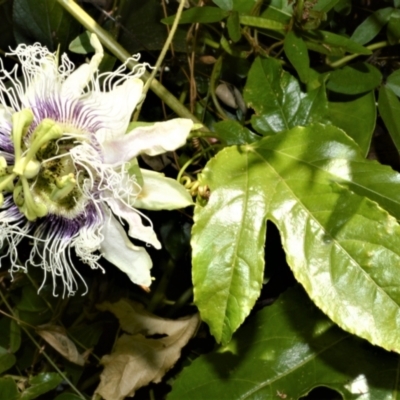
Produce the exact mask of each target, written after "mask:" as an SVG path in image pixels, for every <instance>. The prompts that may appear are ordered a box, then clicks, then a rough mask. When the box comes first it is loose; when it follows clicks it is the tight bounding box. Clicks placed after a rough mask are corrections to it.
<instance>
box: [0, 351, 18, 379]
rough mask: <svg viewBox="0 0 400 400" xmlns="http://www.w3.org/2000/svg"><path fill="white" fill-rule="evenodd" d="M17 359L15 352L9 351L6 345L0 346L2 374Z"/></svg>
mask: <svg viewBox="0 0 400 400" xmlns="http://www.w3.org/2000/svg"><path fill="white" fill-rule="evenodd" d="M16 361H17V359H16V358H15V356H14V354H11V353H9V351H8V350H7V349H5V348H4V347H0V374H2V373H3V372H4V371H7V370H8V369H10V368H11V367H12V366H13V365H14V364H15V363H16Z"/></svg>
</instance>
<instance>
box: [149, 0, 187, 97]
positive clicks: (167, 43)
mask: <svg viewBox="0 0 400 400" xmlns="http://www.w3.org/2000/svg"><path fill="white" fill-rule="evenodd" d="M184 6H185V0H180V4H179V7H178V11H177V13H176V16H175V19H174V23H173V24H172V27H171V30H170V32H169V35H168V37H167V40H166V41H165V43H164V46H163V48H162V50H161V53H160V56H159V57H158V60H157V62H156V65H155V66H154V69H153V71H152V72H151V74H150V76H149V78H148V79H147V82H146V84H145V85H144V88H143V93H144V94H146V93H147V91H148V90H149V87H150V85H151V83H152V82H153V79H154V77H155V76H156V73H157V72H158V70H159V68H160V67H161V64H162V63H163V61H164V58H165V55H166V54H167V51H168V48H169V46H170V45H171V43H172V39H173V38H174V36H175V32H176V30H177V28H178V24H179V20H180V19H181V15H182V12H183V7H184Z"/></svg>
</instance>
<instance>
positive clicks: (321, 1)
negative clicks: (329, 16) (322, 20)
mask: <svg viewBox="0 0 400 400" xmlns="http://www.w3.org/2000/svg"><path fill="white" fill-rule="evenodd" d="M338 2H339V0H318V1H317V3H316V4H315V6H314V7H313V8H312V9H313V10H314V11H322V12H326V13H327V12H328V11H330V10H331V9H332V8H334V7H335V6H336V4H337V3H338Z"/></svg>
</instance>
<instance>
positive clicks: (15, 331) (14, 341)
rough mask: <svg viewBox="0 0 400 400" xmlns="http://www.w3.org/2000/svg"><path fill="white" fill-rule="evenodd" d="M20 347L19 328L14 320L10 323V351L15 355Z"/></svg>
mask: <svg viewBox="0 0 400 400" xmlns="http://www.w3.org/2000/svg"><path fill="white" fill-rule="evenodd" d="M20 347H21V327H20V326H19V325H18V323H17V322H16V321H15V320H13V319H12V320H11V321H10V351H11V352H12V353H15V352H16V351H18V350H19V348H20Z"/></svg>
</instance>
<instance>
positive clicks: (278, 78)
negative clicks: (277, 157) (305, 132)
mask: <svg viewBox="0 0 400 400" xmlns="http://www.w3.org/2000/svg"><path fill="white" fill-rule="evenodd" d="M244 98H245V100H246V102H247V104H248V105H249V106H250V107H251V108H253V109H254V111H255V114H254V115H253V116H252V118H251V123H252V126H253V128H254V129H255V130H256V131H257V132H258V133H260V134H262V135H267V134H271V133H278V132H282V131H285V130H288V129H290V128H293V127H294V126H297V125H302V126H305V125H308V124H310V123H313V122H324V121H327V119H326V115H327V101H326V93H325V88H324V85H322V84H321V86H320V87H319V88H317V89H314V90H312V91H310V92H309V93H303V92H302V91H301V89H300V85H299V82H298V81H297V79H295V78H294V77H293V76H291V75H290V74H289V73H287V72H285V71H283V70H282V67H281V66H280V63H279V62H278V61H276V60H274V59H270V58H269V59H261V58H257V59H256V60H255V61H254V63H253V65H252V67H251V69H250V71H249V76H248V79H247V83H246V86H245V89H244Z"/></svg>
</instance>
